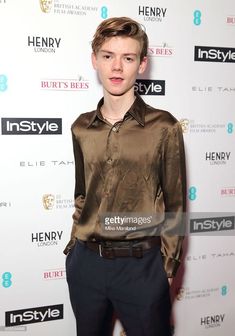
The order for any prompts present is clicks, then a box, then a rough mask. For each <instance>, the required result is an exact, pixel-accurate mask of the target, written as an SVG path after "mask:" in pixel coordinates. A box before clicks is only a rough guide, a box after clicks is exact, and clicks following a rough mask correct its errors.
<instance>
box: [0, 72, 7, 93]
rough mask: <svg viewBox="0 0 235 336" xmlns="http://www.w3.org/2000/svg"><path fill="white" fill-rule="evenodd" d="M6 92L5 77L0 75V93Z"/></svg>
mask: <svg viewBox="0 0 235 336" xmlns="http://www.w3.org/2000/svg"><path fill="white" fill-rule="evenodd" d="M6 90H7V76H5V75H0V92H4V91H6Z"/></svg>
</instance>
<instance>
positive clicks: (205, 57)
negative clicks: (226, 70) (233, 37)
mask: <svg viewBox="0 0 235 336" xmlns="http://www.w3.org/2000/svg"><path fill="white" fill-rule="evenodd" d="M194 61H196V62H221V63H234V62H235V48H224V47H205V46H195V47H194Z"/></svg>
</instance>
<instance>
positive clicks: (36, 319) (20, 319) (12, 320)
mask: <svg viewBox="0 0 235 336" xmlns="http://www.w3.org/2000/svg"><path fill="white" fill-rule="evenodd" d="M63 318H64V305H63V304H58V305H53V306H44V307H36V308H27V309H20V310H12V311H7V312H5V326H6V327H12V326H17V325H21V324H31V323H40V322H48V321H54V320H61V319H63Z"/></svg>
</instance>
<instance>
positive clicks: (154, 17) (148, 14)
mask: <svg viewBox="0 0 235 336" xmlns="http://www.w3.org/2000/svg"><path fill="white" fill-rule="evenodd" d="M166 12H167V8H163V7H149V6H139V8H138V14H139V16H142V17H143V18H144V21H155V22H162V21H163V19H165V17H166Z"/></svg>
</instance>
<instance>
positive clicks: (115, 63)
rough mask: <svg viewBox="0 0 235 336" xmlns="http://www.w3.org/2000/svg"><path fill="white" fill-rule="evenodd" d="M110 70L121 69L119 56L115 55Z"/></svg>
mask: <svg viewBox="0 0 235 336" xmlns="http://www.w3.org/2000/svg"><path fill="white" fill-rule="evenodd" d="M112 70H114V71H122V60H121V58H119V57H115V58H114V60H113V64H112Z"/></svg>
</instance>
